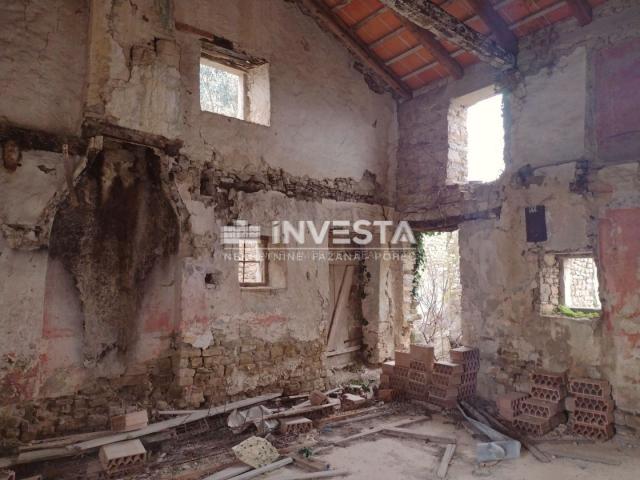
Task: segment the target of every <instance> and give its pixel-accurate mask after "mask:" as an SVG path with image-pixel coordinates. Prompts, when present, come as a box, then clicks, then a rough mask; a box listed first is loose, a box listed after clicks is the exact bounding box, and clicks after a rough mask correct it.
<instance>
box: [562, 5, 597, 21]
mask: <svg viewBox="0 0 640 480" xmlns="http://www.w3.org/2000/svg"><path fill="white" fill-rule="evenodd" d="M567 4H569V7H570V8H571V12H572V13H573V16H574V17H576V18H577V19H578V22H579V23H580V25H582V26H584V25H588V24H589V23H591V20H593V12H592V10H591V5H589V2H587V0H567Z"/></svg>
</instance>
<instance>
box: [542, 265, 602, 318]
mask: <svg viewBox="0 0 640 480" xmlns="http://www.w3.org/2000/svg"><path fill="white" fill-rule="evenodd" d="M601 309H602V305H601V303H600V288H599V284H598V269H597V266H596V262H595V260H594V258H593V257H592V256H588V255H586V254H580V253H574V254H545V255H544V257H543V259H542V263H541V270H540V313H541V314H542V315H553V316H564V317H570V318H599V317H600V313H601Z"/></svg>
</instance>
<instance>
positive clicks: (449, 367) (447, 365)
mask: <svg viewBox="0 0 640 480" xmlns="http://www.w3.org/2000/svg"><path fill="white" fill-rule="evenodd" d="M433 373H439V374H443V375H462V373H463V368H462V365H460V364H458V363H451V362H435V363H434V364H433Z"/></svg>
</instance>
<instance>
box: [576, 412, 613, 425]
mask: <svg viewBox="0 0 640 480" xmlns="http://www.w3.org/2000/svg"><path fill="white" fill-rule="evenodd" d="M571 419H572V420H573V423H579V424H582V425H589V426H596V427H606V426H607V425H609V424H610V423H613V412H590V411H587V410H576V411H575V412H573V413H572V415H571Z"/></svg>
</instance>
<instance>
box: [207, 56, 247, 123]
mask: <svg viewBox="0 0 640 480" xmlns="http://www.w3.org/2000/svg"><path fill="white" fill-rule="evenodd" d="M243 76H244V72H241V71H239V70H238V71H236V70H234V69H232V68H230V67H227V66H225V65H222V64H217V63H215V62H212V61H210V60H207V59H205V58H203V59H201V60H200V109H201V110H203V111H206V112H213V113H218V114H220V115H225V116H227V117H234V118H239V119H241V120H242V119H243V118H244V102H243V98H244V77H243Z"/></svg>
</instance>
